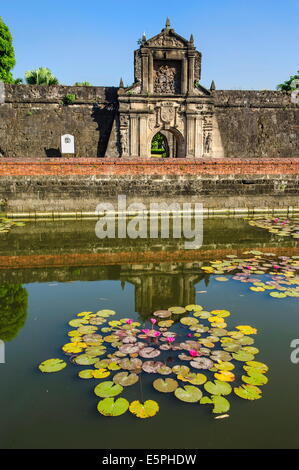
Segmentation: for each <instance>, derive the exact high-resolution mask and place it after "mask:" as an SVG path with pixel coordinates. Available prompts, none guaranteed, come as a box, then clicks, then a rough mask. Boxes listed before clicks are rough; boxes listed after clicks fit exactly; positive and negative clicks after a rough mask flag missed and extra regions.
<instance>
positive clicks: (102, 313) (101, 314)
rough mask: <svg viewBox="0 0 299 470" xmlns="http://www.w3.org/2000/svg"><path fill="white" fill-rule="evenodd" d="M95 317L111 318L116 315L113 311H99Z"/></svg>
mask: <svg viewBox="0 0 299 470" xmlns="http://www.w3.org/2000/svg"><path fill="white" fill-rule="evenodd" d="M96 315H98V316H99V317H105V318H106V317H111V316H112V315H116V312H115V311H114V310H107V309H106V310H99V311H98V312H97V313H96Z"/></svg>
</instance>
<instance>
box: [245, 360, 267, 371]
mask: <svg viewBox="0 0 299 470" xmlns="http://www.w3.org/2000/svg"><path fill="white" fill-rule="evenodd" d="M252 368H253V369H255V370H256V371H258V372H260V373H261V374H264V373H266V372H268V370H269V367H268V366H267V365H266V364H264V363H263V362H258V361H248V362H246V365H245V366H244V367H243V369H245V370H246V372H247V373H248V370H249V369H252Z"/></svg>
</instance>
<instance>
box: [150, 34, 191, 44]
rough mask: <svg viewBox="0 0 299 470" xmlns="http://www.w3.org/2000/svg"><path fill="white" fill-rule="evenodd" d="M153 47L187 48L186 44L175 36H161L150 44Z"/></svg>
mask: <svg viewBox="0 0 299 470" xmlns="http://www.w3.org/2000/svg"><path fill="white" fill-rule="evenodd" d="M148 45H149V46H151V47H185V44H184V43H183V42H182V41H180V40H179V39H177V38H176V37H175V36H168V35H164V34H161V35H160V36H157V37H156V38H153V39H152V40H150V41H149V42H148Z"/></svg>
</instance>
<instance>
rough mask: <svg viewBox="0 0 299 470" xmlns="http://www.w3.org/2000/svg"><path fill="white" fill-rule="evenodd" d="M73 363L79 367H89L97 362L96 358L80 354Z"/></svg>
mask: <svg viewBox="0 0 299 470" xmlns="http://www.w3.org/2000/svg"><path fill="white" fill-rule="evenodd" d="M74 361H75V362H76V364H78V365H79V366H89V365H91V364H95V363H96V362H97V361H98V358H97V357H96V356H88V355H87V354H80V356H77V357H75V359H74Z"/></svg>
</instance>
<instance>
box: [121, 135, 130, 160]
mask: <svg viewBox="0 0 299 470" xmlns="http://www.w3.org/2000/svg"><path fill="white" fill-rule="evenodd" d="M120 143H121V156H122V157H125V156H128V155H129V139H128V129H127V128H122V129H120Z"/></svg>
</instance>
